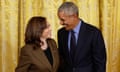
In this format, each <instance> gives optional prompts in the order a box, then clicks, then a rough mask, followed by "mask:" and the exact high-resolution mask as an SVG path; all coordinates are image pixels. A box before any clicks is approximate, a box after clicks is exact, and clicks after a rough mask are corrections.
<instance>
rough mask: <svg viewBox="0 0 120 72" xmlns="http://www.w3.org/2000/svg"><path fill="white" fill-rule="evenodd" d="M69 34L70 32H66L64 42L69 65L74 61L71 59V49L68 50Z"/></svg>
mask: <svg viewBox="0 0 120 72" xmlns="http://www.w3.org/2000/svg"><path fill="white" fill-rule="evenodd" d="M68 34H69V31H65V32H64V35H65V36H64V38H63V39H64V40H63V42H64V46H65V47H64V49H65V50H64V51H65V52H64V53H65V55H66V60H67V62H68V64H72V59H71V57H70V53H69V49H68Z"/></svg>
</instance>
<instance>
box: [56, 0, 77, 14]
mask: <svg viewBox="0 0 120 72" xmlns="http://www.w3.org/2000/svg"><path fill="white" fill-rule="evenodd" d="M62 11H63V12H64V13H65V14H66V15H72V14H77V15H78V13H79V10H78V7H77V6H76V5H75V4H74V3H73V2H65V3H63V4H62V5H61V6H60V7H59V8H58V13H59V12H62Z"/></svg>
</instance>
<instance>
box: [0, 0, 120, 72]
mask: <svg viewBox="0 0 120 72" xmlns="http://www.w3.org/2000/svg"><path fill="white" fill-rule="evenodd" d="M65 1H72V2H74V3H75V4H76V5H77V6H78V7H79V17H80V18H81V19H83V20H84V21H85V22H88V23H90V24H92V25H94V26H96V27H97V28H99V29H100V30H101V31H102V33H103V36H104V40H105V44H106V50H107V72H120V44H119V43H120V1H119V0H0V72H14V69H15V67H16V65H17V60H18V56H19V52H20V48H21V47H22V46H23V45H24V32H25V29H26V25H27V22H28V20H29V19H30V18H31V17H32V16H45V17H46V18H47V20H48V22H49V23H50V24H51V27H52V37H53V38H54V39H55V40H56V41H57V30H58V29H59V28H61V26H60V24H59V20H58V17H57V10H58V7H59V6H60V4H61V3H63V2H65Z"/></svg>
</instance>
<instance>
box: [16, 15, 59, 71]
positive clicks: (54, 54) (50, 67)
mask: <svg viewBox="0 0 120 72" xmlns="http://www.w3.org/2000/svg"><path fill="white" fill-rule="evenodd" d="M50 36H51V28H50V25H49V24H48V22H47V21H46V18H44V17H32V18H31V19H30V21H29V22H28V24H27V28H26V32H25V46H24V47H23V48H21V53H20V57H19V62H18V66H17V67H16V69H15V72H57V69H58V66H59V55H58V50H57V46H56V42H55V41H54V40H53V39H51V38H50Z"/></svg>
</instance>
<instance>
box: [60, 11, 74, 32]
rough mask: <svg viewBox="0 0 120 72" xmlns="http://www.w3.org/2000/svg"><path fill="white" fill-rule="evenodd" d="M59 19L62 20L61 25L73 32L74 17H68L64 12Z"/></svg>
mask: <svg viewBox="0 0 120 72" xmlns="http://www.w3.org/2000/svg"><path fill="white" fill-rule="evenodd" d="M58 17H59V19H60V24H61V25H63V26H64V27H65V29H66V30H71V29H73V28H74V27H75V25H76V24H75V22H74V21H75V20H74V19H75V16H74V15H66V14H65V13H64V12H59V13H58Z"/></svg>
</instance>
